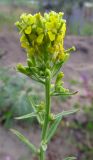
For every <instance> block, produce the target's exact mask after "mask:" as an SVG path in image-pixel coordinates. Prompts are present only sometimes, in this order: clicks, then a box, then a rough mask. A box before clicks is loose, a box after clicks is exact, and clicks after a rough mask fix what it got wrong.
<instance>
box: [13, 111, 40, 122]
mask: <svg viewBox="0 0 93 160" xmlns="http://www.w3.org/2000/svg"><path fill="white" fill-rule="evenodd" d="M36 116H37V115H36V113H35V112H32V113H29V114H26V115H23V116H20V117H15V119H17V120H21V119H27V118H32V117H36Z"/></svg>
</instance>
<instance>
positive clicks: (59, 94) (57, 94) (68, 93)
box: [51, 91, 78, 96]
mask: <svg viewBox="0 0 93 160" xmlns="http://www.w3.org/2000/svg"><path fill="white" fill-rule="evenodd" d="M77 93H78V91H76V92H72V93H70V92H67V93H66V92H59V93H56V92H54V93H51V96H61V95H66V96H71V95H75V94H77Z"/></svg>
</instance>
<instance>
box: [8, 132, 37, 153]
mask: <svg viewBox="0 0 93 160" xmlns="http://www.w3.org/2000/svg"><path fill="white" fill-rule="evenodd" d="M10 130H11V132H12V133H13V134H15V135H16V136H17V137H18V138H19V139H20V140H21V141H22V142H23V143H24V144H26V145H27V146H28V147H29V148H30V149H31V150H32V152H33V153H36V151H37V150H36V148H35V146H34V145H33V144H32V143H30V142H29V140H28V139H27V138H26V137H24V136H23V135H22V134H21V133H20V132H18V131H17V130H15V129H10Z"/></svg>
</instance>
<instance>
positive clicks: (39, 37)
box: [37, 34, 44, 44]
mask: <svg viewBox="0 0 93 160" xmlns="http://www.w3.org/2000/svg"><path fill="white" fill-rule="evenodd" d="M43 37H44V34H40V35H39V36H38V37H37V43H39V44H41V43H42V41H43Z"/></svg>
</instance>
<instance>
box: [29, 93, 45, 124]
mask: <svg viewBox="0 0 93 160" xmlns="http://www.w3.org/2000/svg"><path fill="white" fill-rule="evenodd" d="M28 100H29V102H30V104H31V106H32V108H33V110H34V112H35V113H36V112H37V110H36V105H35V103H34V101H33V99H32V97H31V96H30V95H28ZM37 120H38V122H39V123H40V124H41V123H42V122H41V121H42V119H41V117H40V116H39V114H37Z"/></svg>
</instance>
